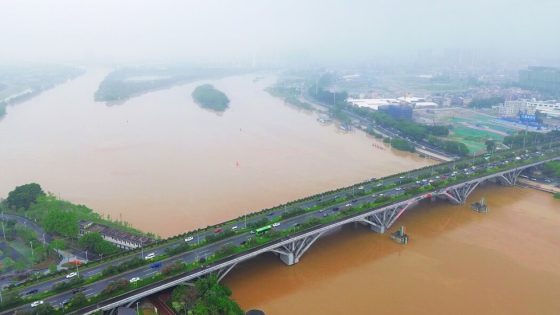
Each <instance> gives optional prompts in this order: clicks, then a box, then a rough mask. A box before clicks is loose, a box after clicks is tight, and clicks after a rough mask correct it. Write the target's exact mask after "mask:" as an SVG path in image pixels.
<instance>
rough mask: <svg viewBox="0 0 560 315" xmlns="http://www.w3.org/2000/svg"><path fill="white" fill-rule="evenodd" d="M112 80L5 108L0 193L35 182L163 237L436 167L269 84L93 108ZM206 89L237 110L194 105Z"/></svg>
mask: <svg viewBox="0 0 560 315" xmlns="http://www.w3.org/2000/svg"><path fill="white" fill-rule="evenodd" d="M106 73H107V71H97V70H92V71H89V72H87V73H86V74H85V75H83V76H81V77H79V78H77V79H75V80H73V81H71V82H68V83H66V84H63V85H61V86H58V87H56V88H54V89H52V90H49V91H47V92H45V93H43V94H41V95H39V96H38V97H36V98H33V99H32V100H30V101H28V102H25V103H22V104H18V105H17V106H13V107H9V108H8V113H7V115H6V116H5V117H4V118H3V119H2V120H1V121H0V148H1V150H0V163H1V164H2V165H3V167H2V168H1V169H0V177H1V178H2V180H1V181H0V196H3V197H5V196H7V194H8V192H9V191H11V190H12V189H13V188H14V187H15V186H16V185H21V184H25V183H29V182H37V183H40V184H41V185H42V186H43V187H44V189H45V190H47V191H50V192H53V193H54V194H56V195H59V196H60V197H62V198H64V199H67V200H70V201H72V202H75V203H82V204H85V205H87V206H88V207H90V208H92V209H94V210H95V211H97V212H100V213H104V214H108V215H110V216H111V218H113V219H119V218H122V219H123V220H126V221H128V222H129V223H131V224H132V225H133V226H135V227H137V228H140V229H142V230H145V231H150V232H155V233H157V234H160V235H161V236H164V237H165V236H170V235H175V234H178V233H181V232H184V231H187V230H190V229H194V228H198V227H205V226H207V225H211V224H215V223H217V222H221V221H224V220H227V219H230V218H234V217H237V216H240V215H243V214H244V213H248V212H253V211H255V210H259V209H262V208H266V207H271V206H274V205H277V204H281V203H284V202H286V201H290V200H293V199H297V198H300V197H303V196H307V195H310V194H314V193H318V192H322V191H326V190H330V189H333V188H336V187H341V186H345V185H350V184H353V183H356V182H358V181H362V180H365V179H368V178H371V177H379V176H383V175H388V174H392V173H395V172H399V171H403V170H407V169H412V168H418V167H422V166H425V165H428V164H430V163H433V162H431V161H429V160H426V159H422V158H419V157H418V156H416V155H413V154H407V153H403V152H398V151H393V150H391V149H389V148H387V147H385V146H384V145H383V144H382V143H381V142H379V141H378V140H376V139H374V138H372V137H369V136H367V135H366V134H365V133H363V132H360V131H354V132H352V133H348V134H346V133H342V132H340V130H338V129H337V128H336V126H334V125H327V126H324V125H321V124H320V123H318V122H317V121H316V118H317V117H316V115H315V114H312V113H310V112H305V111H300V110H298V109H295V108H293V107H290V106H288V105H286V104H284V103H283V102H282V101H281V100H280V99H277V98H274V97H272V96H270V95H269V94H268V93H266V92H265V91H263V89H264V88H265V87H267V86H269V85H270V84H272V82H273V81H272V78H268V79H266V78H265V79H263V80H258V81H257V82H254V78H255V76H251V75H247V76H237V77H228V78H224V79H220V80H212V81H202V82H196V83H193V84H186V85H182V86H177V87H174V88H171V89H167V90H161V91H157V92H152V93H149V94H145V95H141V96H139V97H135V98H132V99H130V100H128V101H127V102H125V103H123V104H121V105H115V106H106V105H105V104H103V103H97V102H94V100H93V94H94V92H95V90H96V89H97V87H98V85H99V82H100V81H101V80H102V79H103V77H104V76H105V74H106ZM203 83H211V84H213V85H214V86H215V87H216V88H217V89H219V90H221V91H223V92H224V93H226V95H227V96H228V98H229V99H230V100H231V103H230V108H229V109H228V110H226V111H225V112H224V113H222V114H216V113H214V112H211V111H208V110H205V109H202V108H200V106H198V105H196V104H195V103H194V102H193V100H192V97H191V93H192V90H193V89H194V88H195V87H196V86H198V85H200V84H203ZM373 144H376V146H374V145H373Z"/></svg>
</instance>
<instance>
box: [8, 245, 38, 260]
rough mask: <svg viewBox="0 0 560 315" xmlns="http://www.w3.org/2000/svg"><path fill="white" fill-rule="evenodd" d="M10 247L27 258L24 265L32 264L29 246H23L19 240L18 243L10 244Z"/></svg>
mask: <svg viewBox="0 0 560 315" xmlns="http://www.w3.org/2000/svg"><path fill="white" fill-rule="evenodd" d="M8 245H10V246H11V247H12V248H13V249H15V250H16V251H17V252H18V253H20V254H21V255H22V256H23V257H25V261H24V263H25V264H26V265H27V264H30V263H31V261H32V256H31V247H29V246H27V245H26V244H23V243H22V242H21V241H19V240H18V241H13V242H8ZM37 246H40V245H39V244H37Z"/></svg>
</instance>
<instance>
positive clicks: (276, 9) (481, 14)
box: [0, 0, 560, 64]
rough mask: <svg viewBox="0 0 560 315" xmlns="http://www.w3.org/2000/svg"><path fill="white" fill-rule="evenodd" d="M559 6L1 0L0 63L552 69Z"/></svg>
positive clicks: (557, 52)
mask: <svg viewBox="0 0 560 315" xmlns="http://www.w3.org/2000/svg"><path fill="white" fill-rule="evenodd" d="M557 12H560V2H559V1H552V0H550V1H548V0H541V1H508V0H495V1H480V0H475V1H418V0H417V1H412V0H411V1H408V0H403V1H386V0H372V1H359V0H355V1H319V0H309V1H305V2H301V1H294V0H283V1H257V0H247V1H223V0H222V1H219V0H209V1H178V0H164V1H138V0H125V1H108V0H84V1H72V0H60V1H55V0H52V1H40V0H26V1H14V0H7V1H6V0H5V1H3V3H2V10H0V28H1V29H2V30H3V31H2V39H3V45H2V50H1V51H0V62H1V63H16V62H70V63H119V64H135V63H176V62H189V63H223V64H227V63H236V62H247V63H250V62H252V61H253V60H255V61H256V62H259V63H261V62H262V63H267V64H270V63H279V62H286V61H296V62H302V61H303V62H354V61H361V60H364V61H369V60H374V59H387V60H407V59H409V60H410V59H414V58H419V56H421V57H423V58H427V59H430V58H432V59H433V58H434V56H445V55H448V54H450V53H452V54H453V53H457V54H465V55H467V56H468V58H471V59H476V60H499V61H504V60H508V61H509V60H511V61H517V62H525V63H527V64H530V63H549V64H550V63H552V64H557V63H558V60H559V57H558V56H560V41H558V40H557V39H554V36H555V34H556V33H557V31H558V30H560V19H558V18H557Z"/></svg>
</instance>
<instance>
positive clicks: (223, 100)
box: [192, 84, 229, 112]
mask: <svg viewBox="0 0 560 315" xmlns="http://www.w3.org/2000/svg"><path fill="white" fill-rule="evenodd" d="M192 97H193V99H194V101H195V102H196V103H198V104H199V105H200V106H202V107H204V108H207V109H211V110H215V111H219V112H223V111H225V110H226V109H227V108H228V104H229V98H228V97H227V96H226V95H225V94H224V92H222V91H220V90H217V89H216V88H214V86H212V85H211V84H204V85H200V86H198V87H197V88H196V89H194V91H193V92H192Z"/></svg>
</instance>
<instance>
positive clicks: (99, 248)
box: [78, 232, 118, 255]
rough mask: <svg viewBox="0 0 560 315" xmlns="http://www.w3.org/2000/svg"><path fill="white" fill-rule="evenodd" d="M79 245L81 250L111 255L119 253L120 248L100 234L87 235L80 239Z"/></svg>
mask: <svg viewBox="0 0 560 315" xmlns="http://www.w3.org/2000/svg"><path fill="white" fill-rule="evenodd" d="M78 244H79V245H80V247H81V248H83V249H87V250H90V251H94V252H96V253H98V254H103V255H110V254H114V253H116V252H117V251H118V248H117V247H116V246H115V245H113V244H111V243H110V242H108V241H106V240H104V239H103V237H102V236H101V234H99V233H98V232H91V233H86V234H85V235H84V236H82V237H80V240H79V241H78Z"/></svg>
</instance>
